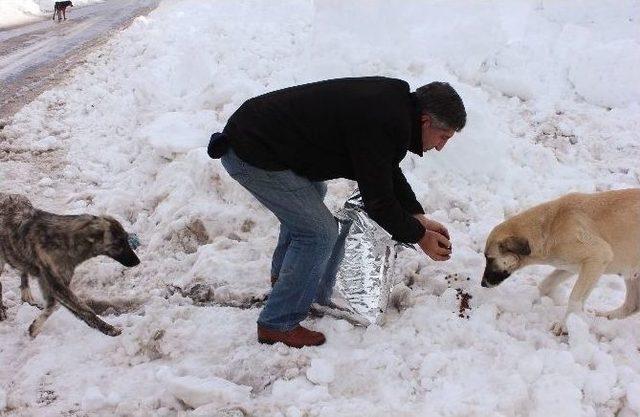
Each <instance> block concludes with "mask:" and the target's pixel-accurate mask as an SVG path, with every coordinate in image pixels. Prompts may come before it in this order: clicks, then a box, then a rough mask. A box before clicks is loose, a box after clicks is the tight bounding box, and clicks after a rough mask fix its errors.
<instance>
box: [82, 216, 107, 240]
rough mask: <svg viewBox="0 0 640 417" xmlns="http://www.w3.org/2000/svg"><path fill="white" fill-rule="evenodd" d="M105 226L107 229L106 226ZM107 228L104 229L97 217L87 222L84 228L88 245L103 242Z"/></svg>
mask: <svg viewBox="0 0 640 417" xmlns="http://www.w3.org/2000/svg"><path fill="white" fill-rule="evenodd" d="M106 226H107V227H108V224H107V225H106ZM107 227H105V224H104V222H103V221H102V219H100V218H99V217H98V218H93V219H91V220H89V221H87V222H86V224H85V227H84V233H85V237H86V239H87V240H88V241H89V242H90V243H95V242H98V241H103V240H104V234H105V232H106V229H107Z"/></svg>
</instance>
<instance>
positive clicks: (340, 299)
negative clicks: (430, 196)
mask: <svg viewBox="0 0 640 417" xmlns="http://www.w3.org/2000/svg"><path fill="white" fill-rule="evenodd" d="M335 216H336V218H337V219H338V222H339V234H340V238H343V237H345V235H346V240H345V255H344V258H343V260H342V263H341V265H340V267H339V269H338V274H337V278H336V286H335V288H334V292H333V302H334V304H335V306H336V308H337V309H339V310H341V313H340V314H333V315H335V316H339V317H341V318H345V319H347V320H349V321H351V322H355V323H356V324H362V325H368V324H370V323H380V321H381V319H382V316H383V314H384V312H385V311H386V309H387V307H388V305H389V298H390V294H391V290H392V288H393V287H394V286H395V285H396V284H399V283H400V282H401V279H398V278H396V276H395V273H394V272H395V271H394V267H395V261H396V256H397V252H398V250H400V249H401V248H402V247H410V248H413V246H412V245H407V244H403V243H399V242H396V241H394V240H393V239H392V238H391V235H390V234H389V233H388V232H387V231H385V230H384V229H383V228H382V227H380V226H379V225H378V224H377V223H376V222H374V221H373V220H372V219H371V218H370V217H369V216H368V215H367V213H366V212H365V211H364V203H363V201H362V197H361V195H360V192H359V190H358V189H356V190H355V192H354V193H353V194H352V195H351V197H349V199H348V200H347V201H346V202H345V204H344V207H343V208H341V209H340V210H338V211H337V212H336V213H335ZM325 313H328V314H332V313H331V312H330V311H325Z"/></svg>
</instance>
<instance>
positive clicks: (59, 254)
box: [0, 193, 140, 337]
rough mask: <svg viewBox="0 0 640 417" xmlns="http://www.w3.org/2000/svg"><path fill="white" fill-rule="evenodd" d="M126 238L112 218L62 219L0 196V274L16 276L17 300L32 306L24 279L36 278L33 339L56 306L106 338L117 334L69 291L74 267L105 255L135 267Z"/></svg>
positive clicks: (1, 312) (0, 309) (1, 313)
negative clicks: (38, 300)
mask: <svg viewBox="0 0 640 417" xmlns="http://www.w3.org/2000/svg"><path fill="white" fill-rule="evenodd" d="M128 237H129V235H128V234H127V232H126V231H125V230H124V229H123V228H122V226H121V225H120V223H118V221H117V220H115V219H113V218H112V217H108V216H91V215H88V214H81V215H72V216H61V215H57V214H52V213H48V212H46V211H42V210H38V209H36V208H34V207H33V206H32V205H31V203H30V202H29V200H28V199H27V198H26V197H24V196H22V195H19V194H3V193H0V272H1V271H2V269H3V267H4V264H5V263H8V264H9V265H11V266H12V267H13V268H15V269H17V270H18V271H20V273H21V283H20V293H21V298H22V300H23V301H25V302H27V303H30V304H33V305H35V303H34V301H33V297H32V295H31V291H30V289H29V281H28V276H29V275H31V276H33V277H36V278H37V279H38V283H39V284H40V289H41V291H42V295H43V297H44V300H45V306H44V310H43V311H42V313H41V314H40V315H39V316H38V317H37V318H36V319H35V320H34V321H33V323H31V325H30V326H29V334H30V335H31V336H32V337H35V336H37V335H38V333H39V332H40V330H41V329H42V325H43V324H44V322H45V321H46V320H47V318H48V317H49V316H50V315H51V314H52V313H53V312H54V311H55V310H56V309H57V307H58V304H57V303H60V304H62V305H63V306H65V307H66V308H68V309H69V310H70V311H71V312H72V313H73V314H74V315H75V316H76V317H78V318H79V319H81V320H83V321H84V322H85V323H87V324H88V325H89V326H91V327H93V328H96V329H98V330H100V331H101V332H102V333H104V334H106V335H109V336H117V335H119V334H120V333H121V330H120V329H118V328H116V327H113V326H111V325H110V324H108V323H105V322H104V321H102V320H101V319H100V318H99V317H98V316H96V314H95V312H94V311H93V310H92V309H91V308H90V307H89V306H88V305H87V302H84V301H83V300H81V299H79V298H78V297H77V296H76V295H75V294H74V293H73V292H72V291H71V289H70V288H69V286H70V283H71V279H72V278H73V273H74V270H75V268H76V267H77V266H78V265H79V264H81V263H82V262H84V261H86V260H87V259H90V258H93V257H95V256H98V255H106V256H109V257H111V258H113V259H115V260H116V261H118V262H120V263H121V264H122V265H124V266H127V267H130V266H136V265H138V264H139V263H140V260H139V259H138V257H137V256H136V254H135V252H134V251H133V249H132V248H131V246H130V244H129V240H128ZM4 318H6V307H4V305H3V304H2V286H1V285H0V320H2V319H4Z"/></svg>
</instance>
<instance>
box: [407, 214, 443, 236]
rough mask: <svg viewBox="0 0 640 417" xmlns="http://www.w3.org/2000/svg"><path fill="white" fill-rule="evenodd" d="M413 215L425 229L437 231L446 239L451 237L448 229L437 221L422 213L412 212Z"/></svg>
mask: <svg viewBox="0 0 640 417" xmlns="http://www.w3.org/2000/svg"><path fill="white" fill-rule="evenodd" d="M413 217H415V218H416V219H417V220H418V221H419V222H420V223H422V225H423V226H424V227H425V229H427V230H432V231H434V232H438V233H440V234H441V235H444V237H446V238H447V239H451V238H450V237H449V231H448V230H447V228H446V227H444V226H443V225H442V224H440V223H438V222H437V221H435V220H430V219H427V217H426V216H425V215H424V214H414V215H413Z"/></svg>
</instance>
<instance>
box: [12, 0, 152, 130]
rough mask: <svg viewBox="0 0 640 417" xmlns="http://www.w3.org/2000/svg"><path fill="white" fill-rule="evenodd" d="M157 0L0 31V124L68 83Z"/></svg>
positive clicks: (93, 8)
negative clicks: (98, 48)
mask: <svg viewBox="0 0 640 417" xmlns="http://www.w3.org/2000/svg"><path fill="white" fill-rule="evenodd" d="M158 2H159V0H107V1H105V2H104V3H98V4H93V5H89V6H85V7H73V8H68V9H67V20H64V21H62V22H58V21H57V20H56V21H53V20H51V16H48V18H47V19H46V20H42V21H38V22H35V23H29V24H26V25H23V26H17V27H12V28H9V29H0V123H1V122H2V121H3V120H4V121H7V120H8V119H9V118H10V117H11V115H13V114H14V113H15V112H16V111H18V110H19V109H20V108H21V107H22V106H24V105H25V104H26V103H29V102H30V101H32V100H33V99H34V98H35V97H37V96H38V95H39V94H41V93H42V92H43V91H46V90H47V89H49V88H51V87H52V86H54V85H55V84H57V83H59V82H60V81H62V80H63V79H64V77H65V76H66V74H67V73H68V72H69V71H70V70H71V69H73V67H75V66H76V65H78V64H79V63H81V62H82V60H83V58H84V56H85V55H86V54H87V53H88V52H89V51H91V50H92V49H93V48H95V47H96V46H98V45H100V44H102V43H104V42H105V41H106V40H108V39H109V37H110V36H112V35H113V34H114V33H115V32H117V31H119V30H122V29H123V28H125V27H126V26H127V25H128V24H129V23H131V21H132V20H133V19H134V18H135V17H137V16H140V15H144V14H147V13H148V12H149V11H151V10H152V9H154V8H155V7H156V6H157V4H158Z"/></svg>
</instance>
